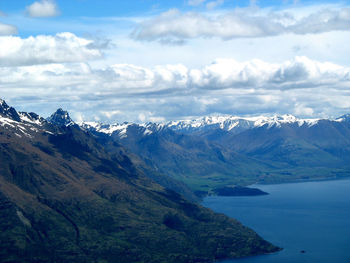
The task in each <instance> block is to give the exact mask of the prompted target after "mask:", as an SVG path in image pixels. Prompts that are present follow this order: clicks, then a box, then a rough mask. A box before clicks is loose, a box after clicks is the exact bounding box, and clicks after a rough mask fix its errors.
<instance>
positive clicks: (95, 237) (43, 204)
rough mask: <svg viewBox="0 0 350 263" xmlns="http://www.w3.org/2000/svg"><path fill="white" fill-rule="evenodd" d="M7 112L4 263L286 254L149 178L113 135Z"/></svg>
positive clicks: (0, 232) (0, 226)
mask: <svg viewBox="0 0 350 263" xmlns="http://www.w3.org/2000/svg"><path fill="white" fill-rule="evenodd" d="M60 112H61V111H60ZM59 114H60V115H61V116H62V115H63V116H65V114H61V113H59ZM0 115H1V117H0V163H1V165H0V217H1V218H2V220H0V261H1V262H184V263H185V262H213V261H216V260H219V259H224V258H236V257H241V256H248V255H256V254H261V253H269V252H273V251H276V250H278V248H276V247H274V246H272V245H271V244H269V243H268V242H266V241H264V240H263V239H262V238H260V237H259V236H258V235H257V234H256V233H254V232H253V231H252V230H250V229H248V228H246V227H244V226H242V225H241V224H240V223H239V222H237V221H235V220H233V219H230V218H228V217H226V216H224V215H220V214H215V213H213V212H212V211H210V210H209V209H206V208H203V207H201V206H199V205H196V204H194V203H191V202H189V201H186V200H185V199H183V198H182V197H181V196H180V195H179V194H177V193H175V192H174V191H171V190H169V189H165V188H164V187H162V186H160V185H159V184H157V183H156V182H154V181H153V180H151V179H149V176H148V175H147V174H145V171H144V170H142V169H140V168H139V167H140V166H139V165H138V164H137V163H134V157H133V156H132V155H129V154H128V153H127V152H126V151H125V150H124V148H123V147H122V146H121V145H120V144H118V143H115V142H114V143H113V142H112V141H110V140H109V139H108V137H107V139H106V141H105V142H104V143H102V140H103V138H102V137H97V136H95V135H92V134H91V133H90V132H87V131H84V130H82V129H81V128H80V127H79V126H77V125H68V126H67V124H69V123H67V122H65V121H63V122H61V121H59V122H58V125H57V124H55V122H54V121H53V120H52V119H49V121H47V120H45V119H43V118H41V117H39V116H38V115H36V114H34V113H25V112H22V113H18V112H16V111H15V109H13V108H11V107H9V106H8V105H7V104H6V103H5V102H4V101H1V105H0ZM65 119H67V118H66V117H65ZM59 120H61V118H59ZM135 160H137V158H136V159H135ZM148 172H151V171H150V170H149V171H148Z"/></svg>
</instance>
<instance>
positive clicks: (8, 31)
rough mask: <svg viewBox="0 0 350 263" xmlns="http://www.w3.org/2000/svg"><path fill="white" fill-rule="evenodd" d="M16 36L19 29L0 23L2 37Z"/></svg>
mask: <svg viewBox="0 0 350 263" xmlns="http://www.w3.org/2000/svg"><path fill="white" fill-rule="evenodd" d="M15 34H17V28H16V27H15V26H12V25H7V24H3V23H0V36H6V35H15Z"/></svg>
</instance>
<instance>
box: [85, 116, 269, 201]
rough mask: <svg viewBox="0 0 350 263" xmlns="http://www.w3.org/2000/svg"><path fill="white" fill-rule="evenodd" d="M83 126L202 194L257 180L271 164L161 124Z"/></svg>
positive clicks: (89, 124)
mask: <svg viewBox="0 0 350 263" xmlns="http://www.w3.org/2000/svg"><path fill="white" fill-rule="evenodd" d="M82 127H83V128H84V129H86V130H88V131H90V132H92V133H93V134H95V135H96V136H97V137H100V136H102V137H105V136H106V135H107V137H108V138H109V139H110V140H112V141H114V142H117V143H120V144H121V145H123V146H124V147H125V148H126V149H128V150H129V151H130V152H132V153H134V154H136V155H137V156H139V157H141V158H142V159H143V161H144V162H145V163H146V164H147V165H149V166H152V167H154V169H156V170H157V171H159V172H161V173H164V174H166V175H169V176H171V177H172V178H175V179H177V180H181V181H183V182H184V183H186V184H187V185H189V186H190V187H191V188H192V189H193V190H194V191H195V192H196V193H197V194H199V195H201V194H204V193H206V192H207V191H209V190H210V189H212V188H215V187H217V186H220V185H226V184H233V183H234V184H235V183H239V184H246V183H247V182H248V181H249V182H255V181H256V180H257V176H259V175H261V174H262V173H261V171H262V170H264V169H267V167H270V165H269V164H266V163H263V162H261V161H257V160H254V159H253V158H250V157H247V156H245V155H242V154H238V153H237V152H234V151H232V150H231V149H228V148H225V147H224V146H222V145H220V144H218V143H215V142H210V141H208V140H207V139H205V138H203V137H201V136H197V135H192V134H189V133H184V134H183V133H180V132H177V131H174V130H173V129H170V128H168V127H166V126H164V125H162V124H154V123H147V124H141V125H140V124H132V123H123V124H121V125H101V124H92V123H84V124H82ZM202 192H203V193H202Z"/></svg>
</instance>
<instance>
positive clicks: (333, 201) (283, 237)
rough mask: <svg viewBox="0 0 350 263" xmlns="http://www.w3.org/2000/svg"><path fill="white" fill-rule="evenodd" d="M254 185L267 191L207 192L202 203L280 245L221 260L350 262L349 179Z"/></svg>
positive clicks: (250, 261)
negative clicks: (224, 194)
mask: <svg viewBox="0 0 350 263" xmlns="http://www.w3.org/2000/svg"><path fill="white" fill-rule="evenodd" d="M254 187H257V188H259V189H261V190H263V191H265V192H268V193H269V195H266V196H249V197H219V196H210V197H206V198H205V199H204V201H203V203H202V204H203V205H204V206H206V207H209V208H211V209H213V210H214V211H216V212H220V213H224V214H226V215H228V216H230V217H233V218H236V219H238V220H239V221H240V222H242V223H243V224H244V225H246V226H248V227H251V228H252V229H253V230H255V231H256V232H257V233H258V234H259V235H261V236H262V237H263V238H264V239H266V240H268V241H270V242H271V243H273V244H275V245H277V246H280V247H282V248H284V249H283V250H282V251H281V252H278V253H276V254H273V255H263V256H258V257H249V258H244V259H239V260H227V261H223V262H222V263H229V262H232V263H241V262H242V263H253V262H254V263H266V262H268V263H275V262H276V263H281V262H283V263H289V262H290V263H299V262H301V263H304V262H305V263H306V262H308V263H309V262H310V263H314V262H317V263H320V262H327V263H329V262H336V263H349V262H350V180H334V181H321V182H305V183H293V184H276V185H255V186H254ZM302 250H304V251H305V253H301V251H302Z"/></svg>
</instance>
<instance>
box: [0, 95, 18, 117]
mask: <svg viewBox="0 0 350 263" xmlns="http://www.w3.org/2000/svg"><path fill="white" fill-rule="evenodd" d="M0 116H2V117H5V118H10V119H12V120H14V121H18V122H20V121H21V118H20V116H19V115H18V113H17V111H16V110H15V109H14V108H13V107H10V106H9V105H7V103H6V102H5V101H4V100H2V99H0Z"/></svg>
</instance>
